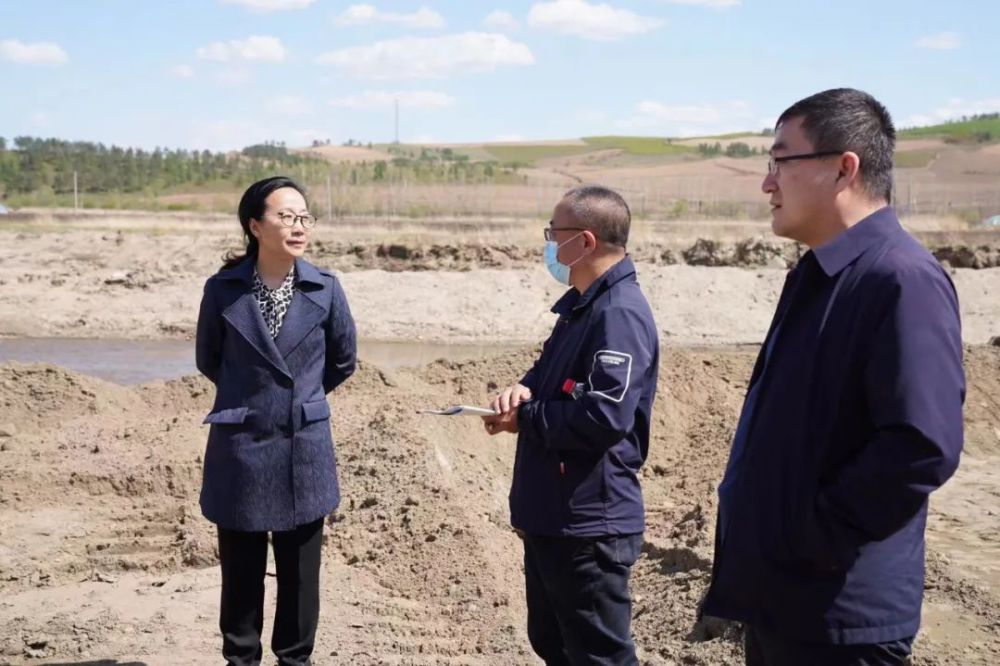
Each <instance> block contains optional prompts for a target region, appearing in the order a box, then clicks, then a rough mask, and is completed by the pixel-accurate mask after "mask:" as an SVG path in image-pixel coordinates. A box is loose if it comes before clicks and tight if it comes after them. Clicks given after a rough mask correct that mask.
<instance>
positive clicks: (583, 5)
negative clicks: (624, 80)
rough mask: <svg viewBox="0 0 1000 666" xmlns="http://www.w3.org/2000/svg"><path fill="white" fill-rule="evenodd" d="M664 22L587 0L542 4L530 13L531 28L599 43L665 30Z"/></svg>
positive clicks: (537, 5) (532, 7)
mask: <svg viewBox="0 0 1000 666" xmlns="http://www.w3.org/2000/svg"><path fill="white" fill-rule="evenodd" d="M663 24H664V21H662V20H661V19H657V18H652V17H648V16H639V15H638V14H636V13H634V12H631V11H629V10H627V9H618V8H617V7H612V6H611V5H608V4H590V3H589V2H586V0H555V1H554V2H538V3H535V4H534V5H532V6H531V9H530V10H529V11H528V25H530V26H531V27H532V28H538V29H541V30H550V31H552V32H558V33H561V34H564V35H573V36H576V37H582V38H584V39H591V40H595V41H602V42H606V41H614V40H617V39H622V38H624V37H628V36H629V35H639V34H642V33H644V32H649V31H650V30H655V29H656V28H658V27H660V26H662V25H663Z"/></svg>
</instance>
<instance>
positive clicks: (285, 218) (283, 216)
mask: <svg viewBox="0 0 1000 666" xmlns="http://www.w3.org/2000/svg"><path fill="white" fill-rule="evenodd" d="M277 218H278V222H281V226H283V227H294V226H295V223H296V222H301V223H302V227H303V228H304V229H312V228H313V227H315V226H316V221H317V220H316V217H315V216H314V215H310V214H309V213H306V214H304V215H295V214H294V213H278V215H277Z"/></svg>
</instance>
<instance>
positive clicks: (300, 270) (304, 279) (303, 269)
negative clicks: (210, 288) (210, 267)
mask: <svg viewBox="0 0 1000 666" xmlns="http://www.w3.org/2000/svg"><path fill="white" fill-rule="evenodd" d="M256 265H257V255H256V254H250V255H247V257H246V259H244V260H243V261H241V262H240V263H238V264H236V265H235V266H233V267H232V268H228V269H226V270H223V271H219V274H218V276H219V279H220V280H237V281H240V282H243V283H245V284H246V286H247V287H251V286H253V271H254V267H255V266H256ZM302 283H307V284H309V285H316V286H317V287H322V286H323V278H322V277H321V275H320V272H319V269H318V268H316V267H315V266H313V265H312V264H310V263H309V262H308V261H306V260H305V259H303V258H302V257H299V258H297V259H296V260H295V286H296V287H298V286H299V285H300V284H302Z"/></svg>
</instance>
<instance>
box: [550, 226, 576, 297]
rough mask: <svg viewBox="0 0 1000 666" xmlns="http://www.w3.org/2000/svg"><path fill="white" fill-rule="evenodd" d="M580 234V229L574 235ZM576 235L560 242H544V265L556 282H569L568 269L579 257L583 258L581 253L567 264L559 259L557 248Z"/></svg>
mask: <svg viewBox="0 0 1000 666" xmlns="http://www.w3.org/2000/svg"><path fill="white" fill-rule="evenodd" d="M581 234H583V232H582V231H581V232H580V233H579V234H577V235H576V236H580V235H581ZM576 236H573V238H569V239H567V240H565V241H563V242H562V243H556V242H555V241H554V240H551V241H546V242H545V267H546V268H547V269H549V274H550V275H551V276H552V277H554V278H555V279H556V281H557V282H561V283H562V284H569V269H570V268H572V267H573V264H575V263H576V262H577V261H580V259H583V257H584V255H581V256H580V257H578V258H577V259H576V260H574V261H573V263H571V264H568V265H567V264H564V263H562V262H561V261H559V248H561V247H562V246H563V245H565V244H566V243H568V242H570V241H571V240H573V239H575V238H576Z"/></svg>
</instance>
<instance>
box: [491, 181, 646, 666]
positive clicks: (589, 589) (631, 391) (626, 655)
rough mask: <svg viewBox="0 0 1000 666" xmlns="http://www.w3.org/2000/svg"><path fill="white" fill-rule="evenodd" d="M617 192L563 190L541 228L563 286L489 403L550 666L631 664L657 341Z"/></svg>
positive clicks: (539, 642) (534, 633) (534, 622)
mask: <svg viewBox="0 0 1000 666" xmlns="http://www.w3.org/2000/svg"><path fill="white" fill-rule="evenodd" d="M630 222H631V217H630V214H629V209H628V206H627V205H626V203H625V201H624V199H622V198H621V197H620V196H619V195H618V194H616V193H615V192H613V191H611V190H609V189H607V188H603V187H596V186H590V187H580V188H577V189H574V190H571V191H570V192H568V193H567V194H566V196H565V197H564V198H563V199H562V201H560V203H559V204H558V205H557V206H556V208H555V212H554V215H553V218H552V221H551V222H550V223H549V226H548V228H547V229H545V240H546V242H547V245H546V252H545V257H546V266H547V268H548V270H549V272H550V273H551V275H552V276H553V277H554V278H556V279H557V280H559V281H560V282H563V283H566V284H569V285H571V286H572V288H571V289H570V290H569V291H567V292H566V294H565V295H564V296H563V297H562V298H560V299H559V301H558V302H557V303H556V304H555V306H554V307H553V308H552V311H553V312H554V313H556V314H557V315H558V317H559V318H558V320H557V322H556V325H555V329H554V330H553V331H552V335H551V336H550V337H549V339H548V340H547V341H546V343H545V346H544V347H543V349H542V354H541V356H540V357H539V359H538V360H537V361H536V363H535V365H534V367H532V369H531V370H530V371H529V372H528V373H527V374H526V375H525V376H524V378H523V379H522V380H521V381H520V383H518V384H515V385H514V386H511V387H509V388H507V389H505V390H504V391H502V392H501V393H500V395H499V396H497V398H496V400H494V408H495V409H496V410H497V412H498V415H497V416H492V417H485V418H484V421H485V426H486V430H487V432H489V433H490V434H496V433H498V432H511V433H517V435H518V437H517V454H516V458H515V461H514V478H513V483H512V486H511V491H510V513H511V522H512V523H513V525H514V527H515V529H517V530H518V531H519V532H520V533H521V534H522V535H523V538H524V570H525V587H526V590H525V591H526V597H527V605H528V637H529V639H530V641H531V645H532V647H533V648H534V650H535V652H537V653H538V654H539V656H541V657H542V658H543V659H544V660H545V663H546V664H608V665H610V664H615V665H618V664H637V663H638V662H637V660H636V655H635V645H634V644H633V642H632V638H631V635H630V631H629V626H630V620H631V600H630V597H629V591H628V578H629V572H630V570H631V566H632V564H634V563H635V561H636V559H637V558H638V556H639V551H640V548H641V547H642V531H643V528H644V511H643V504H642V492H641V490H640V488H639V478H638V473H639V468H640V467H641V466H642V464H643V462H644V461H645V459H646V455H647V453H648V451H649V427H650V412H651V410H652V407H653V398H654V397H655V394H656V377H657V366H658V362H659V344H658V340H657V333H656V325H655V323H654V322H653V314H652V311H651V310H650V308H649V304H648V303H647V302H646V298H645V297H644V296H643V294H642V291H641V290H640V289H639V283H638V282H637V281H636V276H635V266H634V265H633V263H632V260H631V259H630V258H629V257H628V255H627V254H626V251H625V245H626V242H627V241H628V232H629V225H630Z"/></svg>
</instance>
